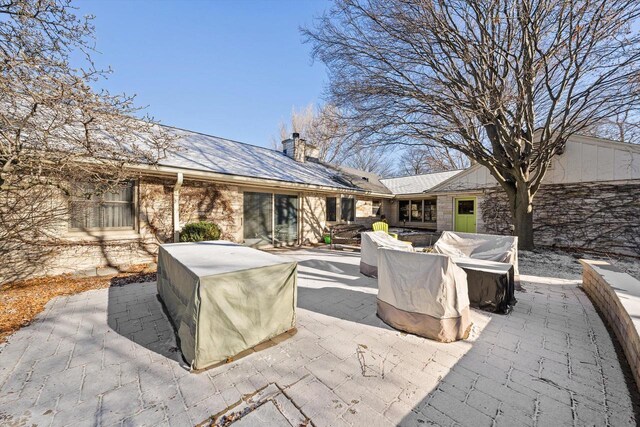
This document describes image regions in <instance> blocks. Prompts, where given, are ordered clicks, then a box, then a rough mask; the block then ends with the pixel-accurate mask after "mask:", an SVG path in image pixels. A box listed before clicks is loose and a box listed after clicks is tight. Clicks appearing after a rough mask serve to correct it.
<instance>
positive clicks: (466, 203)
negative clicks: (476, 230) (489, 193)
mask: <svg viewBox="0 0 640 427" xmlns="http://www.w3.org/2000/svg"><path fill="white" fill-rule="evenodd" d="M474 205H475V203H473V200H458V214H459V215H473V208H474Z"/></svg>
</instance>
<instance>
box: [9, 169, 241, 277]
mask: <svg viewBox="0 0 640 427" xmlns="http://www.w3.org/2000/svg"><path fill="white" fill-rule="evenodd" d="M174 183H175V181H173V180H171V179H158V178H148V177H143V178H141V179H140V180H139V181H138V185H137V210H136V212H137V215H138V216H137V230H136V229H133V228H132V229H131V230H113V231H107V232H97V231H73V230H69V227H68V220H67V214H66V208H65V213H64V215H59V217H58V218H56V221H55V223H53V224H51V225H50V227H48V228H49V229H48V230H47V236H48V240H47V241H46V242H44V241H43V242H34V244H32V245H21V247H20V248H19V249H17V250H14V251H12V252H11V254H10V256H9V257H10V258H11V259H15V260H16V261H15V262H12V263H3V264H2V265H0V283H2V282H4V281H7V280H15V279H19V278H28V277H35V276H42V275H54V274H62V273H67V272H86V273H91V272H92V271H93V272H96V270H97V269H99V268H101V267H115V268H119V269H123V268H126V267H127V266H131V265H136V264H147V263H153V262H155V259H156V254H157V251H158V246H159V245H160V244H162V243H168V242H172V241H173V186H174ZM66 203H67V202H66V201H64V200H62V196H60V201H59V204H60V205H61V206H66ZM179 212H180V225H181V226H182V225H184V224H185V223H187V222H192V221H198V220H210V221H214V222H216V223H217V224H218V225H220V227H221V228H222V238H224V239H228V240H232V241H241V239H242V226H241V222H240V218H241V216H242V192H240V191H239V190H238V188H237V187H232V186H225V185H219V184H214V183H208V182H197V181H185V182H184V183H183V185H182V188H181V190H180V207H179ZM43 248H44V249H47V251H46V252H45V250H43ZM19 262H21V263H29V264H32V265H34V266H37V268H33V269H26V268H24V266H23V267H22V270H21V271H18V272H16V271H15V270H16V268H20V267H18V266H19V265H20V264H19ZM8 269H11V270H8Z"/></svg>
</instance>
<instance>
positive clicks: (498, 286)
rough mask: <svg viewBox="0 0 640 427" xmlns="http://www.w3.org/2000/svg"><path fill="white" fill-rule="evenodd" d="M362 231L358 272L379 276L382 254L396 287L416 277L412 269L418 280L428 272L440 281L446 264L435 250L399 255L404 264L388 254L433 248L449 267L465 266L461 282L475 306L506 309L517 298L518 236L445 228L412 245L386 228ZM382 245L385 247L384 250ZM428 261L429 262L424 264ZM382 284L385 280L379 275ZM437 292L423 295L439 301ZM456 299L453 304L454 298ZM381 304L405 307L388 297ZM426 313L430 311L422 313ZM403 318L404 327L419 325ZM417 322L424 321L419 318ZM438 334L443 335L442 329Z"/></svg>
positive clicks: (460, 278) (506, 310) (428, 274)
mask: <svg viewBox="0 0 640 427" xmlns="http://www.w3.org/2000/svg"><path fill="white" fill-rule="evenodd" d="M361 236H362V237H361V241H362V243H361V247H360V273H362V274H364V275H365V276H369V277H380V276H379V263H380V262H381V261H380V260H381V259H384V261H385V262H386V264H385V268H386V271H385V273H386V274H387V276H386V281H387V285H388V286H391V288H392V289H394V290H395V291H397V292H402V291H400V289H399V288H398V287H402V286H406V283H405V282H406V281H407V280H408V279H407V277H412V275H414V274H416V275H417V277H416V280H417V282H418V283H420V282H422V281H423V279H424V277H427V278H429V277H431V276H433V278H434V280H435V282H434V283H440V275H441V270H442V269H443V266H442V265H436V264H435V263H434V261H433V260H434V259H435V258H433V257H434V256H435V255H433V254H430V256H431V258H430V257H428V256H427V257H424V256H423V257H420V256H401V255H399V254H398V255H397V257H398V258H397V260H398V261H399V262H401V260H404V264H403V265H401V266H393V265H392V264H391V263H390V261H389V260H388V259H389V257H390V256H391V255H388V254H391V252H390V251H397V252H416V251H417V252H418V253H423V255H428V254H425V253H424V252H433V253H437V254H440V255H441V256H442V257H443V259H447V260H448V263H449V264H448V265H449V266H450V267H448V268H449V269H450V270H451V269H461V271H462V274H458V279H457V281H458V285H457V286H458V288H460V289H462V288H464V289H465V295H466V296H465V298H466V299H467V302H468V303H470V305H471V306H472V307H475V308H479V309H481V310H485V311H491V312H495V313H502V314H507V313H508V312H509V311H510V310H511V309H512V308H513V306H514V305H515V304H516V302H517V300H516V298H515V294H514V292H515V283H516V274H517V273H516V272H517V268H518V267H517V266H518V247H517V237H511V236H491V235H482V234H469V233H454V232H444V233H442V236H441V237H440V239H438V241H436V242H435V244H434V246H433V247H432V248H414V247H413V246H412V245H411V243H410V242H404V241H400V240H397V239H396V238H394V237H392V236H391V235H389V234H388V233H386V232H385V231H370V232H363V233H362V235H361ZM383 249H385V250H386V251H384V252H382V250H383ZM383 254H384V255H383ZM428 261H430V262H428ZM427 265H430V267H425V266H427ZM425 268H427V269H426V270H425ZM391 271H393V272H394V273H391ZM420 274H422V275H423V276H424V277H423V278H422V279H420V278H419V277H420ZM401 283H405V284H404V285H403V284H401ZM379 285H381V281H380V280H379ZM394 287H395V288H394ZM404 292H408V293H410V294H411V293H412V292H413V291H412V290H408V289H405V290H404ZM438 293H439V291H436V292H435V293H427V294H421V295H422V297H423V298H426V299H429V300H435V299H436V298H437V295H438ZM454 294H455V292H454ZM449 295H451V293H449ZM452 302H453V303H454V304H455V300H453V301H452ZM413 304H418V305H420V304H421V302H417V301H414V302H413ZM383 305H384V307H386V310H384V311H385V312H388V311H389V310H392V309H396V310H403V309H401V308H400V307H397V306H395V307H394V306H393V304H391V306H390V307H387V305H388V302H385V304H383ZM379 311H380V310H379ZM422 314H425V315H426V314H427V313H426V312H422ZM404 317H405V321H404V322H402V325H404V326H402V327H400V329H402V330H405V331H412V330H414V329H416V328H415V327H411V326H407V325H406V323H407V321H408V318H407V316H404ZM449 317H451V316H449ZM383 318H384V317H383ZM416 323H417V324H418V323H420V322H419V321H416ZM417 330H422V329H421V328H418V329H417ZM420 335H422V334H420ZM430 335H431V336H433V334H432V333H431V334H429V333H428V334H427V335H423V336H430ZM435 336H436V337H439V335H438V334H435ZM434 339H439V338H434Z"/></svg>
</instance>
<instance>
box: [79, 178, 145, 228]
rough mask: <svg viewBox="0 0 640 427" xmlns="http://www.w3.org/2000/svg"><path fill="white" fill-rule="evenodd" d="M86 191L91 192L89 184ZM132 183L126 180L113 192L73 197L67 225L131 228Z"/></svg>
mask: <svg viewBox="0 0 640 427" xmlns="http://www.w3.org/2000/svg"><path fill="white" fill-rule="evenodd" d="M85 188H86V189H87V193H90V192H92V189H91V188H90V187H89V186H86V187H85ZM133 195H134V183H133V181H129V182H126V183H124V184H123V185H122V187H120V188H117V189H116V190H115V191H113V192H108V193H103V194H93V195H91V196H90V197H88V198H82V197H74V198H73V199H72V200H71V202H70V206H69V208H70V209H69V210H70V218H69V226H70V228H72V229H77V230H78V229H79V230H87V229H97V228H114V229H118V228H133V226H134V211H135V206H134V201H133Z"/></svg>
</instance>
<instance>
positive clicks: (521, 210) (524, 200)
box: [512, 190, 534, 250]
mask: <svg viewBox="0 0 640 427" xmlns="http://www.w3.org/2000/svg"><path fill="white" fill-rule="evenodd" d="M532 202H533V201H532V198H531V197H530V196H529V191H526V190H519V191H517V192H516V195H515V203H514V206H513V212H512V217H513V225H514V227H515V230H514V234H515V235H516V236H518V249H523V250H531V249H533V247H534V244H533V203H532Z"/></svg>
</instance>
